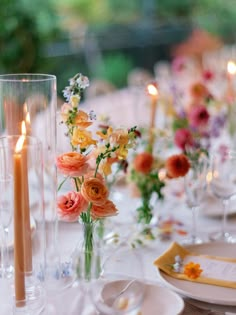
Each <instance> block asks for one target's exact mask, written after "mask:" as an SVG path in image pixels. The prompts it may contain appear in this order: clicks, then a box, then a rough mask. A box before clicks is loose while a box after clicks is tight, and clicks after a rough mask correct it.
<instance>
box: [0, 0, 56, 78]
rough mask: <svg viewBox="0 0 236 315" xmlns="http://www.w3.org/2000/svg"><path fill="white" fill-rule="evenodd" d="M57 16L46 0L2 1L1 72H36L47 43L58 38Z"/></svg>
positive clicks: (0, 29) (0, 21)
mask: <svg viewBox="0 0 236 315" xmlns="http://www.w3.org/2000/svg"><path fill="white" fill-rule="evenodd" d="M58 25H59V21H58V17H57V15H56V13H55V11H54V9H53V7H52V6H51V4H50V2H49V1H47V0H34V3H32V1H31V0H17V1H14V0H1V1H0V51H1V57H0V72H15V73H17V72H33V71H37V70H38V69H40V66H41V64H40V56H41V55H42V49H43V48H44V45H45V44H46V43H47V42H50V41H51V40H52V39H54V38H56V37H57V34H58V29H59V27H58Z"/></svg>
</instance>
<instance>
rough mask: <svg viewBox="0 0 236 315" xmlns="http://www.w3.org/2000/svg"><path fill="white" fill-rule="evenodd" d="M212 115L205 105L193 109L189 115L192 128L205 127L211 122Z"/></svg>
mask: <svg viewBox="0 0 236 315" xmlns="http://www.w3.org/2000/svg"><path fill="white" fill-rule="evenodd" d="M209 118H210V115H209V113H208V110H207V109H206V107H205V106H203V105H198V106H195V107H192V108H191V109H190V112H189V113H188V119H189V123H190V125H191V126H192V127H195V128H198V127H204V126H206V125H207V123H208V121H209Z"/></svg>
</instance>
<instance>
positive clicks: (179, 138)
mask: <svg viewBox="0 0 236 315" xmlns="http://www.w3.org/2000/svg"><path fill="white" fill-rule="evenodd" d="M174 141H175V144H176V145H177V147H179V148H180V149H181V150H185V147H186V146H192V145H193V136H192V134H191V132H190V130H188V129H187V128H180V129H178V130H177V131H176V133H175V138H174Z"/></svg>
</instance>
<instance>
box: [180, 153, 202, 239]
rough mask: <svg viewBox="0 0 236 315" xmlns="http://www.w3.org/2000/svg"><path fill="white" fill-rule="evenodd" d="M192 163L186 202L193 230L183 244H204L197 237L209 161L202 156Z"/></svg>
mask: <svg viewBox="0 0 236 315" xmlns="http://www.w3.org/2000/svg"><path fill="white" fill-rule="evenodd" d="M190 162H191V167H190V169H189V171H188V173H187V174H186V175H185V178H184V188H185V194H186V202H187V205H188V206H189V207H190V208H191V212H192V228H191V235H190V237H189V238H188V239H185V240H184V241H183V243H185V244H199V243H202V239H201V238H200V237H199V236H198V235H197V234H198V233H197V210H198V209H199V207H200V205H201V202H202V200H203V197H204V196H205V194H206V187H207V181H206V175H207V168H208V159H207V157H206V156H205V155H204V154H202V155H200V156H199V157H198V159H197V160H193V161H190Z"/></svg>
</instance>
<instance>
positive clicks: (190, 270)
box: [184, 261, 203, 279]
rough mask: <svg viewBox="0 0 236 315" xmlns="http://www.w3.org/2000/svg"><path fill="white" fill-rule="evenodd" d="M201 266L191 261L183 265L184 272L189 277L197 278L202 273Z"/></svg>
mask: <svg viewBox="0 0 236 315" xmlns="http://www.w3.org/2000/svg"><path fill="white" fill-rule="evenodd" d="M202 271H203V270H202V269H201V266H200V265H199V264H195V263H193V262H192V261H191V262H189V263H188V264H187V265H185V266H184V274H185V275H186V276H187V277H188V278H190V279H197V278H198V277H200V275H201V273H202Z"/></svg>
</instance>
